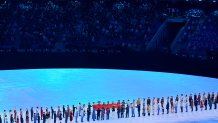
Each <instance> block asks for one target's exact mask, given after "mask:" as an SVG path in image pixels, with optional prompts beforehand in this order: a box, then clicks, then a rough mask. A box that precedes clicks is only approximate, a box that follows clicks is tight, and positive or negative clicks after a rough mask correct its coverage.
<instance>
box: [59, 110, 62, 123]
mask: <svg viewBox="0 0 218 123" xmlns="http://www.w3.org/2000/svg"><path fill="white" fill-rule="evenodd" d="M59 121H60V123H61V122H62V113H61V112H60V114H59Z"/></svg>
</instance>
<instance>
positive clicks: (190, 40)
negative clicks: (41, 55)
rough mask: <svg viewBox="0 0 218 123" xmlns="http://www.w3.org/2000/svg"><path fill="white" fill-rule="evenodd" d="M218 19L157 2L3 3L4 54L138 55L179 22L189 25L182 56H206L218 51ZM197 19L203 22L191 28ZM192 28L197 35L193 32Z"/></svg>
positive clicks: (1, 39) (1, 48)
mask: <svg viewBox="0 0 218 123" xmlns="http://www.w3.org/2000/svg"><path fill="white" fill-rule="evenodd" d="M217 9H218V8H217ZM217 13H218V10H216V9H214V10H211V11H210V12H209V11H206V10H204V9H203V7H202V8H200V7H199V8H195V7H193V8H190V7H187V8H179V7H178V6H173V5H169V4H168V3H166V4H162V5H161V4H160V1H159V2H158V1H156V0H92V1H88V0H69V1H49V0H48V1H34V0H24V1H13V2H12V1H7V0H3V1H0V17H1V19H0V33H1V35H0V52H1V51H3V52H4V51H12V50H11V49H15V50H16V51H25V52H26V51H27V52H28V51H29V50H30V51H40V50H46V51H52V50H54V49H55V50H56V49H57V50H58V51H68V50H69V49H70V50H71V49H73V48H84V47H85V48H86V47H91V48H92V47H94V48H96V47H101V48H118V49H119V48H120V49H122V48H124V49H129V50H134V51H139V52H140V51H144V49H146V47H147V46H148V44H149V42H150V41H151V40H152V38H153V37H154V35H155V34H156V33H157V32H158V29H159V28H160V27H161V25H162V24H163V23H164V22H165V20H167V19H168V18H172V17H174V18H178V17H179V18H187V20H190V21H191V22H190V23H189V25H188V26H187V28H186V29H187V30H185V32H184V35H183V37H180V40H183V42H186V43H185V45H186V44H187V45H186V46H187V47H180V49H181V51H184V52H188V53H189V54H195V53H193V52H196V53H197V54H199V55H202V54H203V55H204V54H206V53H207V52H208V51H211V50H213V51H214V50H215V51H217V49H218V48H217V47H218V39H217V32H218V30H217V29H216V26H217V15H218V14H217ZM193 18H199V20H198V21H197V22H195V23H194V24H193V23H192V19H193ZM202 20H203V21H202ZM192 24H193V25H192ZM189 27H191V28H194V30H192V31H189V30H188V29H190V28H189ZM94 48H93V49H94ZM8 49H10V50H8ZM195 49H199V50H196V51H195ZM201 49H205V51H202V50H201Z"/></svg>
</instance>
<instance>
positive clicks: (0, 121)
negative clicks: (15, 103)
mask: <svg viewBox="0 0 218 123" xmlns="http://www.w3.org/2000/svg"><path fill="white" fill-rule="evenodd" d="M0 123H2V116H1V115H0Z"/></svg>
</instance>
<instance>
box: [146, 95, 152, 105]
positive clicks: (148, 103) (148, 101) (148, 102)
mask: <svg viewBox="0 0 218 123" xmlns="http://www.w3.org/2000/svg"><path fill="white" fill-rule="evenodd" d="M148 105H151V99H150V97H148V99H147V106H148Z"/></svg>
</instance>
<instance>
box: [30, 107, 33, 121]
mask: <svg viewBox="0 0 218 123" xmlns="http://www.w3.org/2000/svg"><path fill="white" fill-rule="evenodd" d="M30 115H31V121H33V107H32V108H31V110H30Z"/></svg>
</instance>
